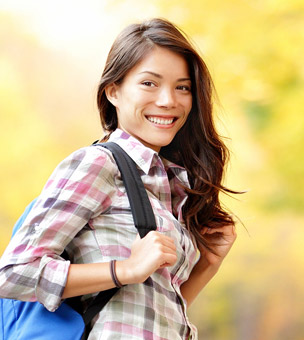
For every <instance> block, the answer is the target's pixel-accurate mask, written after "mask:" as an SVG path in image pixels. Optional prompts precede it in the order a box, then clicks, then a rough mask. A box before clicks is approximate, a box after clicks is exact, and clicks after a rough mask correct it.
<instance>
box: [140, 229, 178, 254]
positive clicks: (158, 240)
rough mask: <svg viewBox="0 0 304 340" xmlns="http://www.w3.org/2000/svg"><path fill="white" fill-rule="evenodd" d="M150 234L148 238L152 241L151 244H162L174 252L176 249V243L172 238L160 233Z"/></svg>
mask: <svg viewBox="0 0 304 340" xmlns="http://www.w3.org/2000/svg"><path fill="white" fill-rule="evenodd" d="M149 234H150V235H149ZM149 234H148V235H147V236H148V238H149V239H150V240H149V242H151V243H155V244H161V245H164V246H167V247H169V248H171V249H174V250H175V249H176V247H175V242H174V240H173V239H172V238H171V237H169V236H166V235H164V234H161V233H159V232H150V233H149ZM147 236H146V237H147Z"/></svg>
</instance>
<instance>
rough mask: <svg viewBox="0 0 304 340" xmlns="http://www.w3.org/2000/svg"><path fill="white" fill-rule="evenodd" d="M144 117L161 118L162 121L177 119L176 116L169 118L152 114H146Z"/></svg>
mask: <svg viewBox="0 0 304 340" xmlns="http://www.w3.org/2000/svg"><path fill="white" fill-rule="evenodd" d="M145 116H146V117H156V118H162V119H172V118H173V119H174V118H178V117H177V116H173V115H170V116H167V115H154V114H147V115H145Z"/></svg>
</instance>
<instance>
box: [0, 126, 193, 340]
mask: <svg viewBox="0 0 304 340" xmlns="http://www.w3.org/2000/svg"><path fill="white" fill-rule="evenodd" d="M110 141H113V142H115V143H117V144H119V145H120V146H121V147H122V148H123V149H124V150H125V151H126V152H127V153H128V154H129V155H130V156H131V158H132V159H133V160H134V161H135V162H136V164H137V167H138V169H139V171H140V175H141V178H142V180H143V183H144V186H145V188H146V190H147V193H148V196H149V199H150V202H151V205H152V208H153V211H154V213H155V218H156V223H157V230H158V231H159V232H161V233H164V234H166V235H168V236H170V237H172V238H173V239H174V241H175V245H176V247H177V255H178V260H177V262H176V264H175V265H174V266H171V267H167V268H163V269H159V270H157V271H156V272H155V273H153V274H152V275H151V276H150V278H149V279H148V280H147V281H145V282H144V283H142V284H132V285H127V286H124V287H123V288H121V289H120V290H119V291H118V293H117V294H116V295H115V296H114V297H113V298H112V299H111V300H110V301H109V302H108V304H107V305H106V306H105V308H104V309H103V310H102V311H101V312H100V313H99V314H98V315H97V316H96V317H95V319H94V320H93V328H92V331H91V333H90V336H89V340H95V339H102V340H106V339H111V340H113V339H124V340H127V339H153V340H164V339H168V340H178V339H197V331H196V328H195V327H194V326H193V325H192V324H191V323H190V322H189V320H188V317H187V314H186V302H185V300H184V299H183V297H182V295H181V292H180V287H181V285H182V284H183V283H184V282H185V281H186V280H187V279H188V277H189V275H190V273H191V270H192V268H193V266H194V265H195V262H196V253H197V252H196V246H195V242H193V237H191V235H190V234H189V232H188V231H187V230H186V229H185V228H184V225H183V222H182V216H181V208H182V205H183V204H184V202H185V200H186V197H187V196H186V194H185V192H184V190H183V189H182V188H181V186H180V184H183V185H187V186H189V183H188V179H187V173H186V171H185V169H184V168H182V167H180V166H178V165H175V164H173V163H171V162H169V161H168V160H165V159H162V158H161V157H159V155H158V154H157V153H156V152H155V151H153V150H152V149H149V148H147V147H145V146H144V145H142V144H141V143H140V142H139V141H138V140H137V139H135V138H134V137H132V136H130V135H128V134H127V133H125V132H123V131H121V130H119V129H117V130H116V131H115V132H113V133H112V135H111V137H110ZM136 234H137V230H136V228H135V227H134V224H133V217H132V213H131V209H130V206H129V201H128V198H127V194H126V190H125V188H124V185H123V182H122V179H121V174H120V172H119V170H118V168H117V165H116V163H115V161H114V159H113V156H112V154H111V152H110V151H109V150H106V149H104V148H103V147H101V146H94V147H91V146H88V147H84V148H82V149H80V150H78V151H75V152H74V153H72V154H71V155H70V156H69V157H67V158H66V159H65V160H63V161H62V162H61V163H60V164H59V165H58V166H57V168H56V169H55V171H54V172H53V174H52V175H51V177H50V178H49V180H48V181H47V183H46V185H45V187H44V189H43V191H42V193H41V195H40V196H39V198H38V200H37V202H36V204H35V206H34V207H33V209H32V211H31V212H30V214H29V215H28V217H27V219H26V220H25V221H24V224H23V226H22V227H21V229H20V230H19V231H18V232H17V234H16V235H15V236H14V238H13V239H12V240H11V242H10V244H9V246H8V247H7V249H6V251H5V253H4V254H3V256H2V258H1V267H0V296H1V297H6V298H15V299H19V300H25V301H39V302H41V303H42V304H43V305H44V306H45V307H46V308H47V309H49V310H50V311H54V310H56V308H58V306H59V305H60V303H61V302H62V299H61V296H62V293H63V290H64V287H65V283H66V279H67V274H68V270H69V265H70V262H69V261H65V260H63V259H62V258H61V256H60V254H61V253H62V251H63V250H64V249H67V251H68V253H69V255H70V256H71V257H72V260H71V261H72V262H73V263H92V262H95V263H97V262H108V261H110V260H111V259H117V260H122V259H125V258H128V257H129V256H130V248H131V245H132V243H133V242H134V239H135V237H136ZM90 298H92V296H84V297H83V301H84V303H85V302H86V301H88V300H89V299H90Z"/></svg>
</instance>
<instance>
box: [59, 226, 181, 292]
mask: <svg viewBox="0 0 304 340" xmlns="http://www.w3.org/2000/svg"><path fill="white" fill-rule="evenodd" d="M176 260H177V256H176V247H175V244H174V241H173V239H171V238H170V237H168V236H166V235H163V234H160V233H159V232H156V231H151V232H149V233H148V234H147V235H146V236H145V237H144V238H142V239H141V238H140V237H139V236H138V235H137V238H136V239H135V242H134V243H133V245H132V248H131V256H130V257H129V258H128V259H126V260H122V261H117V262H116V275H117V278H118V280H119V282H120V283H121V284H123V285H125V284H133V283H141V282H144V281H145V280H146V279H147V278H148V277H149V276H150V275H151V274H152V273H154V272H155V271H156V270H157V269H159V268H164V267H168V266H172V265H173V264H174V263H175V262H176ZM114 286H115V285H114V283H113V281H112V278H111V274H110V266H109V263H91V264H71V265H70V269H69V273H68V279H67V282H66V286H65V289H64V292H63V296H62V298H68V297H73V296H78V295H84V294H90V293H96V292H99V291H103V290H106V289H110V288H113V287H114Z"/></svg>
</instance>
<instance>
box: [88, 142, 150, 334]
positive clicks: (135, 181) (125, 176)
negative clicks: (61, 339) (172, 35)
mask: <svg viewBox="0 0 304 340" xmlns="http://www.w3.org/2000/svg"><path fill="white" fill-rule="evenodd" d="M93 145H101V146H103V147H104V148H106V149H108V150H110V151H111V152H112V154H113V156H114V159H115V161H116V163H117V166H118V168H119V170H120V172H121V175H122V180H123V182H124V185H125V187H126V191H127V195H128V198H129V201H130V206H131V211H132V215H133V220H134V224H135V227H136V228H137V229H138V233H139V235H140V237H144V236H145V235H146V234H147V233H148V232H149V231H151V230H156V222H155V216H154V213H153V210H152V207H151V204H150V201H149V198H148V195H147V192H146V189H145V187H144V185H143V182H142V180H141V177H140V175H139V172H138V169H137V167H136V164H135V162H134V161H133V160H132V158H131V157H130V156H129V155H128V154H127V153H126V152H125V151H124V150H123V149H122V148H121V147H120V146H119V145H118V144H116V143H113V142H108V143H102V144H93ZM118 289H119V288H112V289H109V290H105V291H102V292H100V293H99V294H98V295H97V296H96V297H95V298H94V300H93V301H92V302H91V304H90V305H89V307H88V308H87V310H86V312H85V313H84V315H83V319H84V323H85V325H88V324H89V323H90V322H91V321H92V319H93V318H94V317H95V315H97V313H99V312H100V311H101V310H102V308H103V307H104V306H105V305H106V304H107V303H108V301H109V300H110V299H111V298H112V296H114V294H115V293H116V292H117V291H118ZM82 339H86V337H85V335H84V337H83V338H82Z"/></svg>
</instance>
